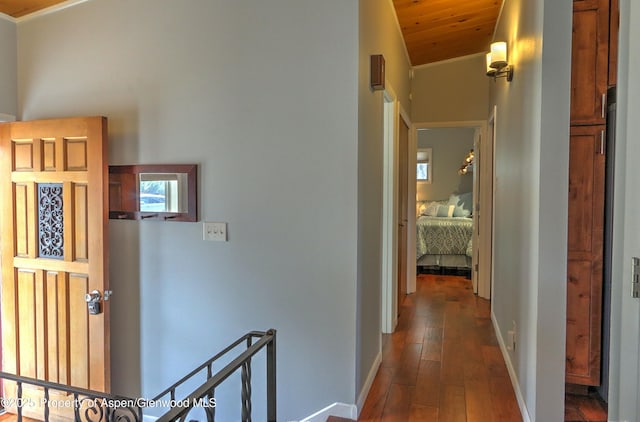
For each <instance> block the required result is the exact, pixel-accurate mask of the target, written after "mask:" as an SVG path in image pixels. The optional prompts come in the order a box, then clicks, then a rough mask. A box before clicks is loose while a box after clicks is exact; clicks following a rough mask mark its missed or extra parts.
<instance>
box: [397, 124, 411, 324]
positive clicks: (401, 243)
mask: <svg viewBox="0 0 640 422" xmlns="http://www.w3.org/2000/svg"><path fill="white" fill-rule="evenodd" d="M408 164H409V127H408V126H407V124H406V123H405V121H404V120H403V119H402V118H400V128H399V136H398V315H400V310H401V309H402V301H403V300H404V297H405V296H406V295H407V224H408V222H409V214H408V212H409V207H408V202H409V198H408V196H409V167H408Z"/></svg>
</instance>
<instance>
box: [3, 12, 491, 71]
mask: <svg viewBox="0 0 640 422" xmlns="http://www.w3.org/2000/svg"><path fill="white" fill-rule="evenodd" d="M64 1H65V0H0V12H2V13H5V14H7V15H9V16H13V17H14V18H18V17H21V16H25V15H28V14H30V13H33V12H36V11H38V10H41V9H45V8H47V7H50V6H53V5H56V4H59V3H63V2H64ZM393 5H394V7H395V10H396V14H397V15H398V21H399V22H400V27H401V28H402V35H403V37H404V41H405V43H406V45H407V50H408V51H409V57H410V59H411V64H412V65H413V66H418V65H421V64H426V63H433V62H437V61H440V60H446V59H451V58H454V57H460V56H466V55H469V54H474V53H480V52H484V51H488V49H489V44H490V42H491V37H492V35H493V30H494V27H495V24H496V19H497V18H498V13H499V12H500V6H501V5H502V0H393Z"/></svg>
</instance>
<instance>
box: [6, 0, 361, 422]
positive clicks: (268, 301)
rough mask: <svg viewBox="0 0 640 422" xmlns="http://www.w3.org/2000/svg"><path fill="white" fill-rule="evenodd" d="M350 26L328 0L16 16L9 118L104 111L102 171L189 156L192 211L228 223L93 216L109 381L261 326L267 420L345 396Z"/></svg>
mask: <svg viewBox="0 0 640 422" xmlns="http://www.w3.org/2000/svg"><path fill="white" fill-rule="evenodd" d="M357 22H358V8H357V4H356V3H355V2H345V1H343V0H324V1H321V2H318V1H312V0H304V1H300V0H271V1H269V2H265V1H262V0H247V1H243V2H238V1H234V0H216V1H211V0H193V1H191V2H190V5H189V7H184V6H183V4H182V3H181V2H176V1H172V0H137V1H135V2H130V1H126V0H93V1H90V2H86V3H82V4H79V5H77V6H74V7H71V8H68V9H64V10H62V11H60V12H57V13H54V14H50V15H46V16H43V17H39V18H35V19H32V20H27V21H24V22H21V23H20V24H19V25H18V70H19V79H18V80H19V114H20V115H21V117H22V118H23V119H37V118H45V117H56V116H72V115H95V114H102V115H106V116H107V117H109V125H110V132H109V134H110V148H109V153H110V162H111V163H112V164H125V163H128V164H132V163H198V164H199V165H200V168H199V171H200V180H199V183H200V185H199V195H200V197H199V201H200V215H201V220H204V221H226V222H228V223H229V231H228V233H229V242H228V243H215V242H204V241H203V240H202V239H201V238H202V226H201V224H189V223H158V222H124V221H112V222H111V223H110V232H111V233H110V234H111V248H110V253H111V262H112V265H111V281H112V285H113V290H114V296H113V302H112V305H111V306H112V311H113V312H112V315H114V318H113V322H112V334H113V335H112V337H113V342H112V348H113V349H112V352H113V362H112V373H113V390H114V391H115V392H118V393H123V394H134V395H135V394H143V395H145V396H151V395H153V394H155V393H157V392H158V391H160V389H162V388H164V387H166V386H168V385H169V384H170V383H172V382H173V381H175V380H177V379H179V378H180V377H181V376H182V375H184V374H185V373H186V372H187V371H188V370H189V369H191V368H193V367H194V366H195V365H196V364H198V363H200V362H201V361H203V360H204V359H206V358H208V357H210V356H212V355H213V354H214V353H216V352H217V351H219V350H221V349H222V348H223V346H225V345H226V344H228V343H230V342H231V341H232V340H233V339H235V338H236V337H238V336H240V335H242V334H243V333H245V332H247V331H249V330H253V329H267V328H269V327H273V328H276V329H277V330H278V397H279V400H278V419H279V420H291V419H298V418H301V417H303V416H306V415H309V414H310V413H312V412H314V411H316V410H318V409H320V408H322V407H324V406H326V405H327V404H330V403H333V402H338V401H339V402H347V403H353V401H354V397H355V393H356V386H355V380H354V374H355V373H356V337H355V335H354V333H355V332H356V306H355V304H356V276H357V267H356V263H357V248H358V238H357V233H358V231H357V225H358V224H357V223H358V221H357V217H358V216H357V197H358V196H357V193H358V190H357V189H358V187H357V162H358V144H357V142H358V141H357V136H358V126H357V119H358V103H357V92H358V85H357V83H358V81H357V78H358V61H357V60H358V32H357V31H358V29H357V28H358V25H357ZM262 371H263V369H262V367H260V366H258V365H257V364H256V366H255V367H254V371H253V373H254V382H255V384H256V385H254V389H255V397H254V411H255V413H254V419H255V420H263V419H264V418H265V416H264V414H263V413H261V412H264V406H263V402H262V397H261V394H260V387H259V381H260V380H261V379H262V377H263V375H262ZM137 389H140V390H141V391H136V390H137ZM219 394H220V395H221V396H220V397H218V405H219V408H218V411H217V413H218V417H219V418H221V419H222V420H235V419H238V418H239V415H238V413H232V414H230V413H229V410H228V409H229V408H232V409H233V410H234V412H237V409H239V405H240V398H239V393H237V392H235V393H234V394H233V395H232V396H231V395H226V394H225V393H224V391H221V392H220V393H219ZM231 400H233V401H231Z"/></svg>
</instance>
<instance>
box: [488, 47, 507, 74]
mask: <svg viewBox="0 0 640 422" xmlns="http://www.w3.org/2000/svg"><path fill="white" fill-rule="evenodd" d="M507 64H508V62H507V43H506V42H504V41H499V42H494V43H492V44H491V64H490V66H491V67H492V68H494V69H501V68H503V67H505V66H506V65H507Z"/></svg>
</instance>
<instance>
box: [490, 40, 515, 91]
mask: <svg viewBox="0 0 640 422" xmlns="http://www.w3.org/2000/svg"><path fill="white" fill-rule="evenodd" d="M486 59H487V71H486V73H487V76H488V77H490V78H493V80H496V79H498V78H506V79H507V81H508V82H511V81H512V80H513V65H510V64H509V62H508V61H507V43H506V42H504V41H498V42H494V43H492V44H491V51H490V52H488V53H487V55H486Z"/></svg>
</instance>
